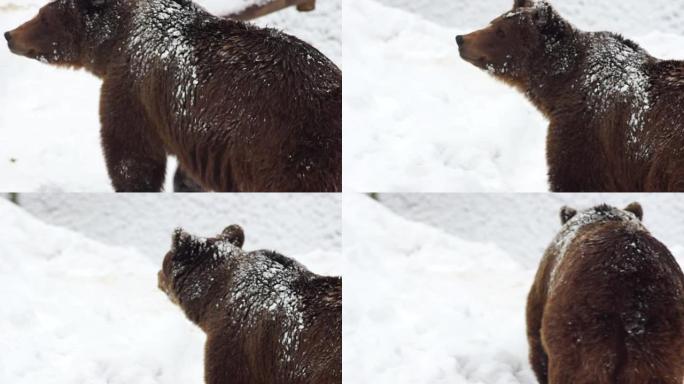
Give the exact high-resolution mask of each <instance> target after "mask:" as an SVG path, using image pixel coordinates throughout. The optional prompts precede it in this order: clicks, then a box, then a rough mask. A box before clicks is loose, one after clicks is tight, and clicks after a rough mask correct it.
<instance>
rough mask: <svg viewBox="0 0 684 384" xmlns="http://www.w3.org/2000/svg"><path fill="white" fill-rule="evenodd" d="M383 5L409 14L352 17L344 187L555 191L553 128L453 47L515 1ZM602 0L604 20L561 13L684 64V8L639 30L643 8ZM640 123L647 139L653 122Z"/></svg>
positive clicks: (368, 3) (358, 3)
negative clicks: (548, 146) (549, 132)
mask: <svg viewBox="0 0 684 384" xmlns="http://www.w3.org/2000/svg"><path fill="white" fill-rule="evenodd" d="M382 3H385V4H393V5H396V6H398V7H401V8H402V9H400V8H393V7H390V6H387V5H383V4H381V3H380V2H378V1H377V0H354V1H353V2H352V1H347V2H346V3H345V7H344V9H343V17H344V23H345V28H344V37H343V40H344V46H343V50H344V58H345V76H344V94H343V98H344V106H343V111H344V120H345V123H344V125H345V127H344V128H345V130H344V158H343V159H344V169H345V172H344V175H343V177H344V179H343V185H344V187H345V190H352V191H385V192H391V191H406V192H421V191H432V192H435V191H437V192H439V191H450V192H451V191H463V192H473V191H477V192H482V191H489V192H496V191H502V192H510V191H520V192H541V191H547V190H548V184H547V176H546V172H547V168H546V158H545V137H546V127H547V122H546V120H545V119H544V118H543V116H542V115H541V113H540V112H538V111H537V110H536V109H535V108H534V107H533V106H532V105H531V104H530V103H529V101H527V100H526V98H525V97H524V96H523V95H522V94H521V93H519V92H518V91H516V90H514V89H512V88H510V87H508V86H507V85H505V84H503V83H501V82H499V81H497V80H495V79H494V78H493V77H492V76H490V75H489V74H488V73H487V72H485V71H482V70H480V69H478V68H476V67H474V66H472V65H471V64H468V63H467V62H465V61H464V60H462V59H461V58H460V57H459V55H458V49H457V46H456V43H455V41H454V38H455V36H456V35H458V34H463V33H469V32H472V31H474V30H475V29H479V28H482V27H484V26H486V25H487V23H488V22H489V21H490V20H492V19H494V18H495V17H497V16H499V15H501V14H503V13H505V12H506V11H507V10H509V9H510V8H511V6H512V3H513V2H512V1H506V2H505V3H504V2H502V1H497V2H473V1H470V2H453V1H446V0H444V1H443V0H439V1H432V2H429V4H428V2H426V1H419V0H416V1H413V0H411V1H408V0H383V1H382ZM551 3H552V4H554V5H555V3H556V2H553V1H552V2H551ZM558 3H562V2H560V1H559V2H558ZM597 3H600V4H601V5H600V7H599V8H600V9H601V10H602V11H601V13H599V14H591V12H592V10H593V9H596V7H594V6H590V5H588V4H586V9H585V7H579V8H580V9H578V10H577V12H568V13H567V14H566V13H565V12H564V11H566V10H567V8H566V7H563V6H559V7H558V8H559V12H560V13H561V15H562V16H566V18H567V19H568V20H569V21H570V22H572V23H573V24H574V25H576V26H578V27H580V28H583V29H585V30H595V29H609V30H612V31H614V32H620V33H623V34H624V35H625V36H626V37H628V38H630V39H632V40H634V41H636V42H637V43H638V44H640V45H641V46H642V47H643V48H645V49H646V50H647V51H648V52H649V53H650V54H652V55H654V56H656V57H659V58H663V59H667V58H670V59H675V58H680V59H684V29H683V28H682V27H681V23H679V24H680V25H675V23H666V22H664V21H663V20H664V19H665V18H666V17H674V16H672V14H667V13H666V12H665V10H670V11H673V7H675V6H673V5H668V4H669V3H667V4H666V3H665V2H663V1H659V2H656V3H657V4H660V3H662V4H660V6H662V8H658V12H657V14H658V15H659V16H660V17H661V19H660V20H661V22H660V23H657V22H655V21H654V22H648V21H644V22H643V23H640V22H637V21H636V20H635V19H636V18H637V17H639V18H641V17H642V16H643V15H644V13H643V12H642V13H637V12H638V11H639V10H640V9H641V8H640V6H636V5H635V6H634V7H632V6H631V5H632V4H636V3H637V2H636V1H630V2H621V3H620V5H617V4H616V3H615V2H608V1H599V2H597ZM608 3H610V4H608ZM491 4H498V6H497V7H495V8H496V9H492V8H493V6H492V5H491ZM583 4H584V3H583ZM623 4H626V5H623ZM644 4H645V3H644ZM609 5H610V6H609ZM647 5H648V7H649V8H653V7H655V8H657V7H659V5H654V4H652V3H648V4H647ZM592 7H593V8H592ZM676 7H679V8H684V5H681V4H680V5H678V6H676ZM576 8H577V7H576ZM410 10H414V11H415V12H420V13H421V14H423V15H425V16H426V17H430V18H431V19H430V20H428V19H425V18H423V17H421V16H419V15H417V14H415V13H411V12H409V11H410ZM449 10H453V11H452V12H450V11H449ZM460 11H463V14H461V13H459V12H460ZM584 12H586V13H587V14H586V15H585V16H583V17H580V16H579V15H580V14H584ZM438 14H440V15H441V16H438ZM379 15H382V16H381V17H380V16H379ZM475 15H477V16H478V17H477V18H474V16H475ZM469 16H473V17H469ZM627 16H629V17H627ZM630 17H634V18H630ZM475 19H476V20H475ZM680 19H681V18H680ZM431 20H437V21H439V22H440V24H438V23H437V22H435V21H431ZM440 20H441V21H440ZM445 20H453V22H446V21H445ZM604 20H606V22H605V23H602V21H604ZM680 21H681V20H680ZM620 22H624V23H623V24H621V25H616V23H620ZM670 27H671V28H670ZM675 27H676V28H675ZM639 84H640V83H639V82H638V79H635V82H631V83H629V84H627V85H628V86H629V87H634V88H636V89H640V88H639V87H638V85H639ZM623 85H624V84H623ZM637 104H639V105H648V98H647V97H646V98H642V99H639V100H638V102H637ZM633 120H634V127H635V130H638V129H639V127H640V125H641V122H642V120H643V118H642V117H640V115H635V116H634V119H633Z"/></svg>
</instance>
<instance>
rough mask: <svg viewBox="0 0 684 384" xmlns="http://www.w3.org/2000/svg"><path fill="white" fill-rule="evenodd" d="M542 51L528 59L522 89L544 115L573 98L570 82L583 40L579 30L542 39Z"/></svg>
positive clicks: (574, 72) (577, 70)
mask: <svg viewBox="0 0 684 384" xmlns="http://www.w3.org/2000/svg"><path fill="white" fill-rule="evenodd" d="M542 49H543V53H542V54H539V55H536V56H535V58H534V59H532V60H531V62H530V65H529V68H532V69H533V71H532V72H531V73H530V75H529V78H528V79H527V82H526V84H525V86H523V92H524V93H525V95H526V96H527V97H528V98H529V99H530V101H532V103H533V104H534V105H535V106H536V107H537V109H539V110H540V111H541V112H542V113H543V114H544V115H545V116H546V117H547V118H549V119H551V117H552V116H553V115H554V113H555V112H556V111H557V110H558V109H562V108H563V105H564V104H566V103H572V102H573V101H574V100H575V98H576V95H575V94H576V92H575V91H574V89H573V87H572V85H571V83H572V81H573V78H574V77H576V76H577V73H578V72H579V70H580V69H579V68H580V65H581V64H580V63H581V61H582V50H583V42H582V37H581V33H580V32H577V31H574V30H573V31H572V32H571V33H568V34H567V35H566V36H564V37H562V38H559V39H554V40H550V41H545V43H544V45H543V48H542Z"/></svg>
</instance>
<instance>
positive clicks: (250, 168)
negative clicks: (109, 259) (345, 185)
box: [6, 0, 342, 192]
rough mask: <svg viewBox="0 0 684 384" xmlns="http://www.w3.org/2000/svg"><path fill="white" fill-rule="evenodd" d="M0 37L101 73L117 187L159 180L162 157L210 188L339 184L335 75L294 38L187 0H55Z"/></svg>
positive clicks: (329, 188) (30, 52)
mask: <svg viewBox="0 0 684 384" xmlns="http://www.w3.org/2000/svg"><path fill="white" fill-rule="evenodd" d="M6 38H7V40H8V44H9V47H10V49H11V50H12V52H14V53H16V54H19V55H23V56H27V57H29V58H35V59H40V60H41V61H46V62H49V63H51V64H55V65H62V66H68V67H74V68H85V69H86V70H88V71H90V72H92V73H93V74H95V75H97V76H98V77H100V78H102V80H103V84H102V91H101V99H100V118H101V123H102V132H101V136H102V147H103V150H104V154H105V160H106V163H107V169H108V172H109V176H110V178H111V180H112V184H113V186H114V188H115V189H116V190H117V191H159V190H161V188H162V184H163V181H164V178H165V169H166V158H167V155H174V156H176V157H177V158H178V161H179V164H180V167H181V168H182V171H180V175H179V176H178V178H179V180H180V181H179V182H177V183H176V185H178V186H181V188H182V186H183V185H190V184H192V183H190V182H184V181H183V180H182V179H183V178H184V177H183V174H187V175H189V176H190V178H191V179H192V180H195V181H197V182H198V183H199V184H201V186H202V187H203V189H209V190H216V191H261V192H264V191H273V192H275V191H277V192H285V191H297V192H333V191H340V190H341V176H342V165H341V159H342V154H341V151H342V147H341V143H342V108H341V100H342V99H341V96H342V88H341V87H342V84H341V83H342V74H341V72H340V70H339V69H338V68H337V67H336V66H335V65H334V64H333V63H332V62H331V61H330V60H328V59H327V58H326V57H325V56H324V55H323V54H321V53H320V52H319V51H318V50H316V49H315V48H313V47H311V46H310V45H308V44H306V43H304V42H302V41H301V40H299V39H297V38H295V37H292V36H289V35H286V34H283V33H280V32H278V31H275V30H272V29H263V28H257V27H254V26H251V25H247V24H244V23H242V22H239V21H234V20H228V19H225V18H219V17H215V16H212V15H210V14H209V13H207V12H206V11H204V10H203V9H201V8H199V7H197V6H196V5H194V4H193V3H191V2H190V1H186V0H57V1H55V2H52V3H50V4H48V5H46V6H44V7H43V8H41V10H40V12H39V14H38V16H36V17H35V18H34V19H32V20H30V21H28V22H27V23H25V24H24V25H22V26H20V27H18V28H17V29H15V30H13V31H11V32H8V33H7V34H6ZM190 189H196V188H192V187H191V186H190Z"/></svg>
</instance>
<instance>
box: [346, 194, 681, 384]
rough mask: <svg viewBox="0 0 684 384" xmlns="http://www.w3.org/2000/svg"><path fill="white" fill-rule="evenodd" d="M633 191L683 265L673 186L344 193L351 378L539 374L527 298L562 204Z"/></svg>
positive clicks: (481, 378)
mask: <svg viewBox="0 0 684 384" xmlns="http://www.w3.org/2000/svg"><path fill="white" fill-rule="evenodd" d="M634 200H636V201H639V202H641V204H642V205H643V208H644V224H645V226H646V227H647V228H648V229H649V231H651V233H653V235H654V236H656V237H657V238H658V239H659V240H661V241H663V242H664V244H665V245H666V246H668V248H669V249H670V251H671V252H672V253H673V254H674V255H675V256H680V257H679V258H678V260H679V262H680V265H681V263H682V261H684V260H683V259H682V258H681V255H682V254H684V243H682V239H681V233H682V232H681V231H682V230H684V215H682V213H683V211H684V203H683V201H682V199H681V198H678V197H677V196H675V195H620V196H611V195H595V194H588V195H581V196H580V195H574V196H572V195H562V196H561V195H558V196H552V195H537V194H530V195H513V194H491V195H455V194H454V195H418V194H409V195H403V196H402V195H380V201H381V203H378V202H376V201H373V200H371V199H370V198H368V197H366V196H363V195H351V194H346V195H345V196H344V199H343V243H344V267H345V271H344V275H345V284H344V307H343V311H344V313H343V316H344V330H343V343H344V345H343V364H344V367H345V368H346V367H353V368H352V369H347V368H346V369H345V372H344V382H345V383H350V384H351V383H360V382H372V383H388V384H389V383H392V384H402V383H426V384H437V383H440V384H441V383H445V384H446V383H451V384H453V383H458V384H516V383H521V384H535V383H536V382H537V381H536V380H535V379H534V376H533V374H532V371H531V368H530V366H529V364H528V362H527V351H528V349H527V340H526V336H525V335H526V334H525V303H526V297H527V293H528V290H529V288H530V286H531V284H532V280H533V278H534V274H535V272H536V268H537V265H538V262H539V260H540V259H541V257H542V254H543V250H544V248H545V247H546V246H548V245H549V244H550V243H551V242H552V240H553V237H554V235H555V234H556V233H557V232H558V231H559V230H560V228H561V224H560V218H559V216H558V213H559V210H560V207H561V206H562V205H563V204H567V205H570V206H573V207H576V208H578V209H579V208H588V207H590V206H592V205H594V204H598V203H608V204H610V205H614V206H618V207H619V208H624V207H625V206H626V205H627V204H628V203H629V202H631V201H634ZM383 204H385V205H391V206H392V210H390V209H388V208H387V207H385V206H383ZM421 212H422V218H421V219H420V221H421V222H418V221H414V220H415V218H416V217H419V215H420V214H421ZM400 215H403V216H404V217H402V216H400ZM405 217H413V218H414V220H409V219H407V218H405ZM426 223H430V224H426ZM470 234H472V235H470ZM466 239H467V240H466ZM512 244H516V245H517V246H516V247H512V246H511V245H512Z"/></svg>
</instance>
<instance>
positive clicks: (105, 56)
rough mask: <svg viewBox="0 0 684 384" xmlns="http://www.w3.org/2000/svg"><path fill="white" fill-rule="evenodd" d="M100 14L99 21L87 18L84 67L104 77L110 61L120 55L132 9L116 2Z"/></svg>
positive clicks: (82, 54)
mask: <svg viewBox="0 0 684 384" xmlns="http://www.w3.org/2000/svg"><path fill="white" fill-rule="evenodd" d="M107 12H108V13H107V14H102V15H99V17H100V20H98V21H97V22H95V21H89V20H88V19H87V18H86V25H93V26H94V27H86V31H85V34H86V39H85V41H86V43H85V45H86V46H84V47H82V53H81V61H82V65H83V68H84V69H86V70H87V71H88V72H90V73H92V74H94V75H95V76H97V77H99V78H104V77H105V76H106V74H107V69H108V67H109V65H110V63H111V62H112V61H113V60H114V59H115V58H116V57H118V56H119V55H120V52H121V51H122V49H121V46H122V43H121V42H122V41H123V40H124V39H125V38H126V34H127V32H126V31H127V29H128V24H129V21H130V10H129V9H128V8H127V7H126V6H125V5H124V4H116V5H114V6H112V8H111V9H109V10H108V11H107Z"/></svg>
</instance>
